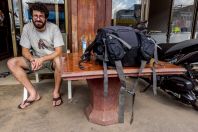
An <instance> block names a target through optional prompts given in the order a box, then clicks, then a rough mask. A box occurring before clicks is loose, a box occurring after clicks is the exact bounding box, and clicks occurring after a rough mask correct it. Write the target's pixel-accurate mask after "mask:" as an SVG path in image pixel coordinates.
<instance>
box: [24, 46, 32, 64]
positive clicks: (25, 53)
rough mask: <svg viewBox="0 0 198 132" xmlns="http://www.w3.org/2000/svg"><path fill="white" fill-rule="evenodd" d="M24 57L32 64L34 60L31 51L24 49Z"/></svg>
mask: <svg viewBox="0 0 198 132" xmlns="http://www.w3.org/2000/svg"><path fill="white" fill-rule="evenodd" d="M22 55H23V57H25V58H26V59H27V60H29V61H30V62H31V61H33V60H34V58H33V56H32V54H31V53H30V49H28V48H24V47H22Z"/></svg>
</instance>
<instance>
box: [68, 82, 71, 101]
mask: <svg viewBox="0 0 198 132" xmlns="http://www.w3.org/2000/svg"><path fill="white" fill-rule="evenodd" d="M67 89H68V91H67V92H68V100H71V99H72V87H71V80H68V81H67Z"/></svg>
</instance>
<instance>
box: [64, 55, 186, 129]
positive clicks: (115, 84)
mask: <svg viewBox="0 0 198 132" xmlns="http://www.w3.org/2000/svg"><path fill="white" fill-rule="evenodd" d="M80 56H81V54H79V53H70V54H65V55H64V58H63V67H62V78H63V79H64V80H70V81H71V80H82V79H83V80H85V79H86V80H87V83H88V87H89V88H90V90H91V96H90V97H91V99H90V104H89V106H88V107H87V108H86V116H87V118H88V120H89V121H90V122H93V123H96V124H100V125H110V124H115V123H118V95H119V89H120V81H119V79H118V77H117V72H116V70H115V69H108V77H109V84H108V86H109V88H108V91H109V92H108V96H107V97H104V94H103V67H102V66H101V65H98V64H96V63H95V61H90V62H87V63H84V67H85V69H84V70H81V69H80V68H79V66H78V62H79V59H80ZM151 67H152V66H151V65H149V64H148V65H146V67H145V68H144V70H143V73H142V75H151V74H152V68H151ZM138 70H139V68H138V67H127V68H124V73H125V75H126V76H134V77H136V76H137V75H138ZM185 71H186V70H185V69H184V68H182V67H180V66H176V65H172V64H169V63H166V62H160V63H159V64H158V65H156V72H157V74H158V75H175V74H184V73H185Z"/></svg>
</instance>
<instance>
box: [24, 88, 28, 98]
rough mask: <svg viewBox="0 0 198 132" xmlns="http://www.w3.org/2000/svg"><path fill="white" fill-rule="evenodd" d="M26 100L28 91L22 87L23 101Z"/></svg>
mask: <svg viewBox="0 0 198 132" xmlns="http://www.w3.org/2000/svg"><path fill="white" fill-rule="evenodd" d="M27 98H28V91H27V89H26V88H25V87H24V88H23V101H25V100H26V99H27Z"/></svg>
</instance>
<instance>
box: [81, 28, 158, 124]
mask: <svg viewBox="0 0 198 132" xmlns="http://www.w3.org/2000/svg"><path fill="white" fill-rule="evenodd" d="M155 47H156V46H155V43H154V41H153V40H152V39H149V37H147V36H145V35H144V34H142V33H141V32H137V31H135V29H133V28H132V27H126V26H109V27H105V28H100V29H98V31H97V35H96V37H95V40H94V41H93V42H92V43H91V44H90V45H89V46H88V47H87V49H86V50H85V52H84V54H83V55H82V56H81V60H80V61H79V67H80V68H81V69H84V67H83V66H82V65H81V63H82V62H86V61H89V60H90V56H91V52H93V53H94V54H95V56H96V60H97V61H98V62H99V63H100V64H102V65H103V68H104V96H107V95H108V75H107V67H108V66H114V67H115V68H116V70H117V73H118V77H119V79H120V82H121V88H120V95H119V122H120V123H122V122H124V93H125V91H127V92H128V93H130V94H132V95H133V98H132V99H133V100H132V102H134V99H135V87H136V85H137V83H138V80H139V78H138V80H137V81H136V82H135V84H134V86H133V87H132V89H131V91H130V90H127V89H126V81H125V76H124V73H123V66H124V67H126V66H140V67H141V68H140V70H139V74H140V73H141V72H142V70H143V68H144V67H145V65H146V63H147V62H149V61H150V59H151V58H152V57H153V56H154V51H156V50H155ZM132 116H133V112H132ZM132 118H133V117H132ZM132 118H131V122H132Z"/></svg>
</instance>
